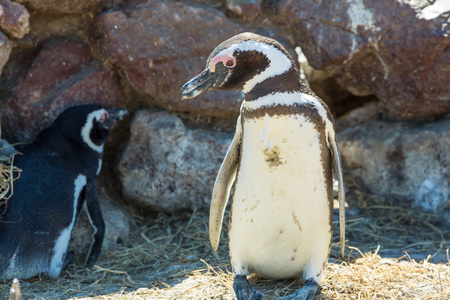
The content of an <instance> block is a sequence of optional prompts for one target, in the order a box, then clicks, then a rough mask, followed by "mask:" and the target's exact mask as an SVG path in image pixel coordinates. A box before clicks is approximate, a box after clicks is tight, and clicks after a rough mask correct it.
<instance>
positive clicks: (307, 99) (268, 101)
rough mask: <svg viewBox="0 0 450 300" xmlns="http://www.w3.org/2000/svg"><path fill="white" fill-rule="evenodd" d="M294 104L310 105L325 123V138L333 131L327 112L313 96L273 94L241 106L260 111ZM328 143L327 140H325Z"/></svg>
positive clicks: (298, 93) (297, 93)
mask: <svg viewBox="0 0 450 300" xmlns="http://www.w3.org/2000/svg"><path fill="white" fill-rule="evenodd" d="M295 104H299V105H304V104H310V105H312V106H313V107H314V108H315V109H316V110H317V112H318V113H319V115H320V116H321V118H322V120H324V121H325V131H326V133H327V136H328V135H329V134H330V133H331V132H333V131H334V129H333V123H332V121H331V120H330V119H329V118H328V114H327V110H326V109H325V107H324V106H323V104H322V103H321V102H320V101H319V100H317V99H316V98H314V97H313V96H310V95H308V94H305V93H300V92H296V93H275V94H269V95H266V96H263V97H260V98H258V99H256V100H252V101H245V100H244V103H243V104H242V105H243V106H244V107H245V108H246V109H249V110H256V109H261V108H263V107H265V106H267V107H271V106H276V105H283V106H292V105H295ZM327 141H328V139H327Z"/></svg>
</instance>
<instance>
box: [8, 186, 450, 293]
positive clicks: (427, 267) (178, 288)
mask: <svg viewBox="0 0 450 300" xmlns="http://www.w3.org/2000/svg"><path fill="white" fill-rule="evenodd" d="M348 202H349V206H350V207H349V209H348V215H347V226H346V231H347V247H346V257H345V259H343V260H342V259H340V258H339V256H340V254H339V252H340V250H339V248H340V247H339V244H338V243H339V230H338V229H339V228H338V222H337V210H336V211H335V220H336V221H335V223H334V238H333V242H334V243H333V245H332V249H331V256H330V260H329V264H328V266H327V269H326V271H325V274H324V277H323V279H322V283H321V287H320V289H319V291H318V293H317V295H316V299H450V260H449V252H448V251H449V250H448V248H449V245H450V229H449V228H445V227H444V226H443V225H442V222H441V221H439V220H438V219H437V217H436V216H435V215H433V214H426V213H419V212H418V211H416V210H415V209H414V208H412V207H409V206H395V205H393V204H391V205H388V204H386V203H384V202H380V201H378V200H377V199H376V198H374V197H371V196H367V195H365V196H363V195H362V194H360V193H358V192H353V193H350V194H349V195H348ZM226 217H227V216H226ZM227 220H228V219H227ZM135 221H136V226H135V227H134V229H133V232H132V233H131V234H130V236H129V239H128V240H126V241H123V242H121V243H120V244H118V245H117V247H116V248H114V249H106V250H105V251H104V252H103V254H102V255H101V256H100V259H99V260H98V262H97V264H96V266H95V267H94V268H92V269H84V268H83V267H82V264H81V262H74V263H73V264H71V265H69V267H68V269H66V270H65V271H63V273H62V276H61V277H60V278H59V279H58V280H49V279H45V278H33V279H31V280H27V281H22V282H21V289H22V293H23V295H24V299H26V300H28V299H78V300H80V299H232V275H231V273H230V272H231V267H230V265H229V259H228V250H227V249H228V248H227V243H226V239H227V234H226V229H224V230H223V234H222V240H221V244H220V245H219V250H218V251H217V252H213V251H212V249H211V246H210V244H209V238H208V212H207V211H206V210H201V211H195V212H193V213H192V212H184V213H181V214H178V215H173V216H168V215H164V214H159V215H155V216H152V217H147V218H146V219H144V218H142V217H136V218H135ZM224 228H227V224H225V226H224ZM250 281H251V282H252V283H253V284H254V285H255V286H256V288H258V289H259V290H261V291H263V292H264V293H265V296H266V298H265V299H279V298H280V297H281V296H284V295H286V294H290V293H292V292H293V291H295V290H296V289H298V288H299V287H301V284H302V283H301V282H300V281H299V280H284V281H273V280H265V279H261V278H256V277H251V278H250ZM10 284H11V282H0V295H2V296H1V297H0V299H6V298H7V296H8V295H9V287H10Z"/></svg>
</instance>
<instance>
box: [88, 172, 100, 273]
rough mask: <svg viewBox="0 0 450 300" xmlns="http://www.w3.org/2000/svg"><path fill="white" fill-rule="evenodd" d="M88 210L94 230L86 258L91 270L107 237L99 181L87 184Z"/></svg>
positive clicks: (90, 181) (93, 180) (92, 180)
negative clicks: (98, 189)
mask: <svg viewBox="0 0 450 300" xmlns="http://www.w3.org/2000/svg"><path fill="white" fill-rule="evenodd" d="M85 201H86V202H85V203H86V208H87V215H88V219H89V221H90V223H91V225H92V227H93V228H94V234H93V241H92V244H91V247H90V249H89V253H88V255H87V258H86V264H85V266H86V267H88V268H90V267H92V266H93V265H94V263H95V262H96V261H97V258H98V256H99V255H100V252H101V250H102V244H103V238H104V236H105V222H104V221H103V216H102V211H101V209H100V203H99V202H98V196H97V181H96V180H95V179H91V180H89V181H88V182H87V184H86V199H85Z"/></svg>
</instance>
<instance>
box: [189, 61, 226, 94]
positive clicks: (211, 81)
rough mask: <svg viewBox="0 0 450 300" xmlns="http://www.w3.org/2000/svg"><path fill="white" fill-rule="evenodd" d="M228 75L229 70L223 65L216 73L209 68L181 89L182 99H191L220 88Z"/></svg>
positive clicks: (218, 67) (217, 67)
mask: <svg viewBox="0 0 450 300" xmlns="http://www.w3.org/2000/svg"><path fill="white" fill-rule="evenodd" d="M219 65H221V66H219ZM228 73H229V70H228V69H226V68H225V67H223V65H222V63H220V64H218V65H217V66H216V70H215V72H214V73H213V72H211V71H210V70H209V68H206V69H205V70H203V72H201V73H200V74H198V75H197V76H195V77H194V78H192V79H191V80H189V81H188V82H186V83H185V84H184V85H183V87H182V88H181V99H182V100H185V99H191V98H194V97H195V96H198V95H200V94H201V93H203V92H207V91H209V90H213V89H215V88H218V87H220V85H222V83H223V82H224V81H225V79H226V78H227V75H228Z"/></svg>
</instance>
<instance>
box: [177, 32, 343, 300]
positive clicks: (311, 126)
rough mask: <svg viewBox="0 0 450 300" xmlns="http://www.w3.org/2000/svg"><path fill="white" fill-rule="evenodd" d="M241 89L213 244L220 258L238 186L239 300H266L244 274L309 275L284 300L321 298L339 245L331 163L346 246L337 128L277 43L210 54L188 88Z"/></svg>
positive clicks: (255, 42)
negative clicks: (334, 223)
mask: <svg viewBox="0 0 450 300" xmlns="http://www.w3.org/2000/svg"><path fill="white" fill-rule="evenodd" d="M211 89H217V90H241V91H243V92H244V93H245V99H244V101H243V103H242V106H241V113H240V116H239V119H238V121H237V125H236V133H235V136H234V138H233V140H232V143H231V146H230V148H229V150H228V152H227V154H226V157H225V159H224V162H223V163H222V166H221V168H220V170H219V174H218V175H217V179H216V182H215V185H214V191H213V197H212V202H211V210H210V228H209V230H210V239H211V244H212V246H213V248H214V249H215V250H216V249H217V247H218V243H219V237H220V231H221V227H222V221H223V214H224V210H225V206H226V203H227V201H228V197H229V192H230V189H231V186H232V185H233V183H234V194H233V200H232V206H231V214H230V228H229V248H230V257H231V264H232V267H233V272H234V275H235V279H234V284H233V288H234V290H235V294H236V296H237V298H238V299H261V298H262V294H261V293H260V292H258V291H257V290H256V289H254V288H253V287H252V286H251V285H250V284H249V283H248V281H247V279H246V276H247V275H249V274H252V273H256V274H258V275H260V276H263V277H266V278H292V277H294V278H295V277H303V279H304V280H305V285H304V286H303V288H302V289H300V290H298V291H297V292H296V293H294V294H293V295H289V296H286V298H285V299H313V297H314V294H315V292H316V289H317V286H318V284H319V282H320V279H321V276H322V274H323V269H324V267H325V265H326V262H327V260H328V255H329V250H330V246H331V238H332V219H333V189H332V162H333V163H334V167H335V170H336V175H337V178H338V181H339V203H340V222H341V223H340V224H341V247H342V252H343V251H344V238H345V237H344V234H345V231H344V221H345V215H344V202H345V201H344V191H343V180H342V171H341V162H340V158H339V152H338V149H337V145H336V141H335V131H334V121H333V118H332V116H331V114H330V112H329V110H328V108H327V107H326V105H325V104H324V103H323V102H322V101H321V100H320V99H319V98H318V97H317V96H315V95H314V94H313V93H312V92H311V91H310V90H309V89H308V88H307V87H305V86H304V84H303V83H302V82H300V79H299V73H298V70H297V67H296V65H295V63H294V61H293V59H292V57H291V56H290V55H289V53H288V52H287V51H286V50H285V49H284V48H283V47H282V46H281V45H280V44H279V43H277V42H276V41H274V40H272V39H270V38H267V37H263V36H260V35H256V34H252V33H243V34H240V35H237V36H234V37H232V38H231V39H229V40H227V41H225V42H223V43H222V44H220V45H219V46H217V48H216V49H214V51H213V52H212V53H211V55H210V56H209V58H208V61H207V67H206V69H205V70H204V71H203V72H201V73H200V74H199V75H197V76H196V77H195V78H193V79H191V80H190V81H189V82H187V83H186V84H185V85H184V86H183V88H182V90H181V93H182V97H183V98H192V97H195V96H197V95H198V94H200V93H202V92H205V91H208V90H211Z"/></svg>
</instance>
